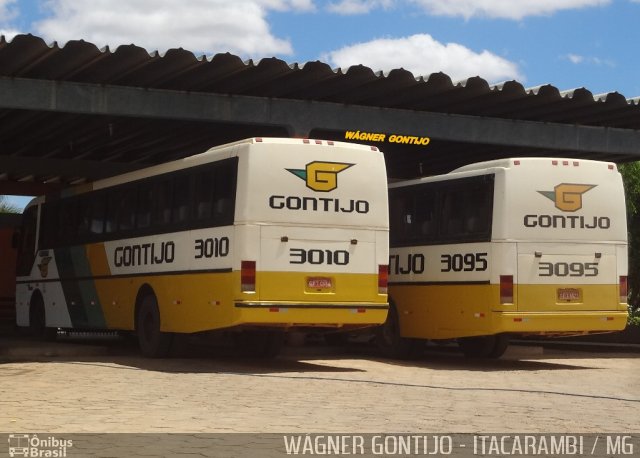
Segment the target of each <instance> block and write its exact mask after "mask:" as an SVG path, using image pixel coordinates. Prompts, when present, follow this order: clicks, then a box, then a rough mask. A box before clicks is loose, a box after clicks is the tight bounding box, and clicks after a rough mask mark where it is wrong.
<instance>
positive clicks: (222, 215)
mask: <svg viewBox="0 0 640 458" xmlns="http://www.w3.org/2000/svg"><path fill="white" fill-rule="evenodd" d="M23 219H24V223H23V226H22V229H21V234H20V240H19V259H18V266H17V267H18V268H17V288H16V295H17V297H16V313H17V323H18V325H20V326H30V327H31V328H32V329H33V330H34V332H35V333H37V334H48V335H49V336H50V335H51V333H53V332H57V329H58V328H61V329H92V330H98V329H108V330H124V331H136V333H137V335H138V340H139V343H140V346H141V349H142V352H143V353H144V354H145V355H148V356H162V355H166V354H167V352H168V351H169V348H170V345H171V341H172V338H173V336H174V334H175V333H196V332H200V331H209V330H217V329H233V330H238V331H241V332H240V333H239V334H240V335H244V336H247V339H248V341H249V342H253V343H255V348H254V349H255V352H256V353H261V352H263V353H265V354H266V353H273V352H275V350H276V349H277V347H278V345H277V343H276V342H279V341H280V340H281V339H279V338H278V337H279V336H280V335H281V334H282V333H281V332H277V331H276V330H283V329H286V328H290V327H307V326H310V327H327V328H332V329H339V328H346V329H349V328H350V327H352V328H357V327H366V326H371V325H378V324H381V323H383V322H384V321H385V319H386V315H387V309H388V304H387V262H388V207H387V192H386V170H385V163H384V158H383V155H382V153H381V152H380V151H378V150H377V149H376V148H375V147H369V146H363V145H354V144H347V143H340V142H332V141H321V140H306V139H305V140H302V139H270V138H253V139H249V140H245V141H240V142H237V143H233V144H229V145H225V146H220V147H216V148H212V149H210V150H209V151H207V152H205V153H203V154H199V155H196V156H192V157H188V158H185V159H181V160H178V161H174V162H170V163H167V164H163V165H158V166H153V167H150V168H146V169H143V170H140V171H135V172H131V173H127V174H124V175H121V176H117V177H113V178H108V179H104V180H100V181H96V182H94V183H91V184H87V185H81V186H77V187H75V188H72V189H70V190H68V191H65V192H63V193H61V194H60V195H55V196H54V195H48V196H46V197H38V198H36V199H34V200H33V201H32V202H31V203H30V204H29V206H28V208H26V210H25V213H24V218H23ZM245 340H246V339H245Z"/></svg>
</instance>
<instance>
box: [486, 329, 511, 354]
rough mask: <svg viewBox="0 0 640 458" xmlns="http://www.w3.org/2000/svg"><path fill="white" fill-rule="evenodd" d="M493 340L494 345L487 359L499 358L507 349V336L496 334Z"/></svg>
mask: <svg viewBox="0 0 640 458" xmlns="http://www.w3.org/2000/svg"><path fill="white" fill-rule="evenodd" d="M495 338H496V343H495V345H494V346H493V349H492V350H491V353H489V358H500V357H501V356H502V355H504V352H505V351H507V347H509V336H508V335H507V334H497V335H496V336H495Z"/></svg>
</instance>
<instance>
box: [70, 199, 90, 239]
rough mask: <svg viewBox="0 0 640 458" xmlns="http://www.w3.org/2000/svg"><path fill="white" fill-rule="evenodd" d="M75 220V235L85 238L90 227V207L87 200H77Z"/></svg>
mask: <svg viewBox="0 0 640 458" xmlns="http://www.w3.org/2000/svg"><path fill="white" fill-rule="evenodd" d="M76 218H77V220H76V227H75V229H76V230H75V231H74V232H75V234H77V235H79V236H81V237H83V236H86V235H87V234H88V233H89V227H90V226H91V206H90V202H89V199H88V198H86V197H82V198H80V199H78V204H77V206H76Z"/></svg>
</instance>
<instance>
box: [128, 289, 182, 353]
mask: <svg viewBox="0 0 640 458" xmlns="http://www.w3.org/2000/svg"><path fill="white" fill-rule="evenodd" d="M136 332H137V333H138V344H139V345H140V351H141V353H142V354H143V355H144V356H147V357H150V358H163V357H165V356H167V355H168V354H169V350H170V349H171V342H172V341H173V334H172V333H170V332H162V331H160V310H159V309H158V301H157V300H156V297H155V296H154V295H151V294H148V295H146V296H145V297H144V299H142V303H141V304H140V308H139V309H138V316H137V320H136Z"/></svg>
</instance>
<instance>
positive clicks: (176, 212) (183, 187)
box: [171, 174, 191, 224]
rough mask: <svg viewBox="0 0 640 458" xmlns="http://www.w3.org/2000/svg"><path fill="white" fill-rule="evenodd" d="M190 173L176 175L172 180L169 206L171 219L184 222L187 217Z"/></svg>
mask: <svg viewBox="0 0 640 458" xmlns="http://www.w3.org/2000/svg"><path fill="white" fill-rule="evenodd" d="M190 178H191V176H190V175H186V174H183V175H178V176H176V177H175V179H174V181H173V198H172V206H171V221H172V222H173V223H178V224H179V223H185V222H187V220H188V218H189V201H190V197H191V196H190V194H191V193H190V186H189V184H190Z"/></svg>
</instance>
